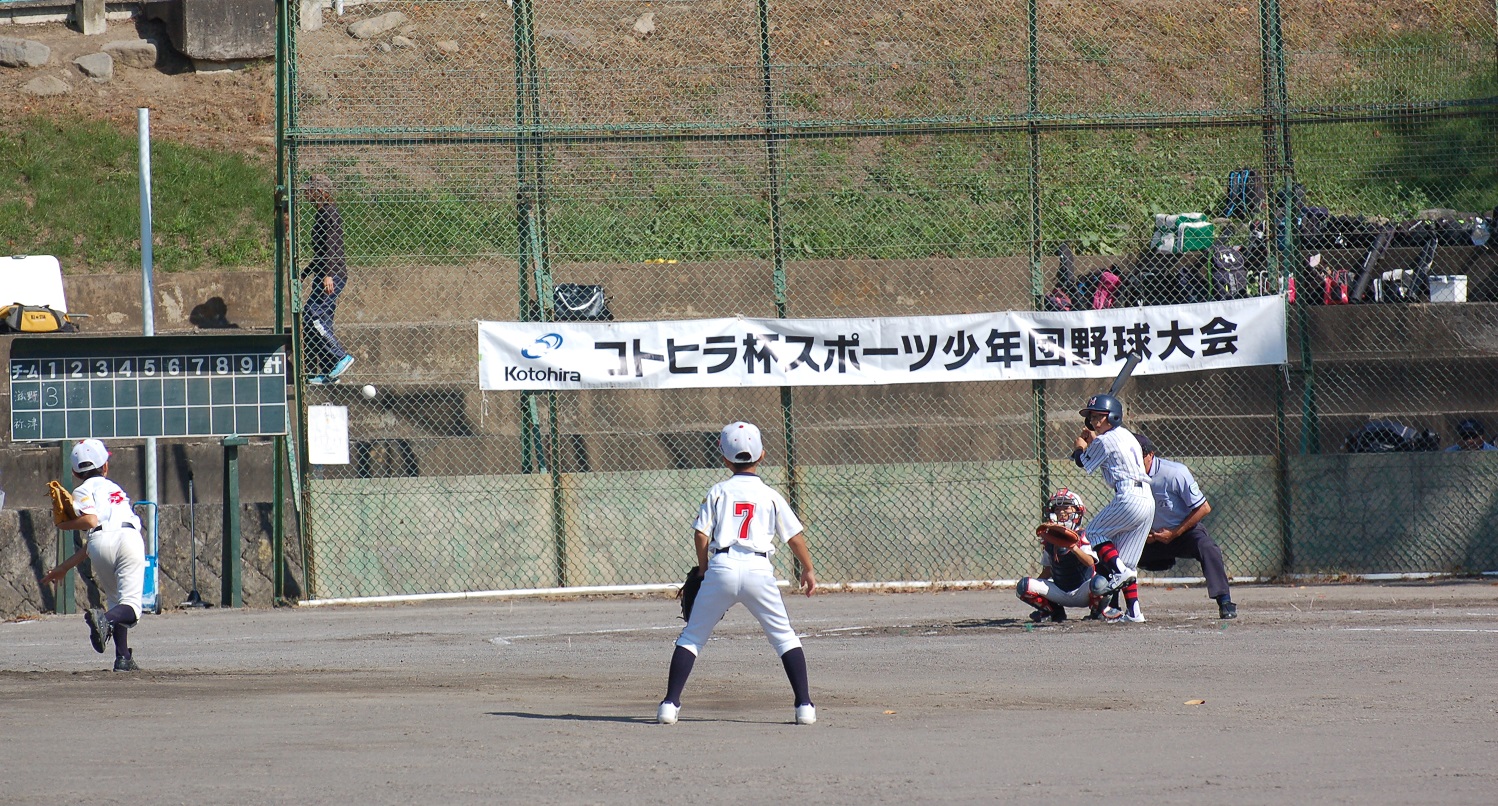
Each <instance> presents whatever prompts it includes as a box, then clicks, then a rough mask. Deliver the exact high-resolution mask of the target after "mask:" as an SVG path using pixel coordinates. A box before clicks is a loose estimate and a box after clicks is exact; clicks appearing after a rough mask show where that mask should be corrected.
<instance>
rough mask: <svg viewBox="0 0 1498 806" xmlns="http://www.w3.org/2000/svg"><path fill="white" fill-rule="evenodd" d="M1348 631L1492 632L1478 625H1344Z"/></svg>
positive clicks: (1344, 628) (1495, 631)
mask: <svg viewBox="0 0 1498 806" xmlns="http://www.w3.org/2000/svg"><path fill="white" fill-rule="evenodd" d="M1342 629H1343V630H1344V631H1346V632H1490V633H1498V630H1483V629H1478V628H1476V627H1343V628H1342Z"/></svg>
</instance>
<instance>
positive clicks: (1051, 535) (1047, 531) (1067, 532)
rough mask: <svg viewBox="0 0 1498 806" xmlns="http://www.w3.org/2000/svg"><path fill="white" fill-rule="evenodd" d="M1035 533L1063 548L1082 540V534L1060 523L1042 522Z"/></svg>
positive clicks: (1053, 544)
mask: <svg viewBox="0 0 1498 806" xmlns="http://www.w3.org/2000/svg"><path fill="white" fill-rule="evenodd" d="M1035 535H1036V536H1037V537H1039V538H1040V539H1041V540H1044V541H1045V542H1047V543H1049V544H1051V545H1052V546H1057V547H1059V548H1063V549H1069V548H1071V547H1073V546H1075V545H1077V544H1078V543H1081V542H1082V536H1081V535H1079V534H1077V533H1076V532H1074V531H1072V530H1071V529H1068V528H1066V527H1065V526H1062V525H1061V524H1059V523H1042V524H1041V525H1039V526H1037V527H1035Z"/></svg>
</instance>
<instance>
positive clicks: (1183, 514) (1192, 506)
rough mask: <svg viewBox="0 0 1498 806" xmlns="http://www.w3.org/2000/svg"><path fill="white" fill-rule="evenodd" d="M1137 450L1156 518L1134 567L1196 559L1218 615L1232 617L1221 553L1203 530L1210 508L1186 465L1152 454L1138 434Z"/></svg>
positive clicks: (1234, 614) (1159, 567) (1152, 446)
mask: <svg viewBox="0 0 1498 806" xmlns="http://www.w3.org/2000/svg"><path fill="white" fill-rule="evenodd" d="M1139 447H1140V449H1141V450H1143V451H1144V470H1145V472H1146V473H1148V474H1149V477H1150V493H1151V494H1153V495H1154V497H1155V520H1154V522H1153V523H1152V524H1150V533H1149V537H1148V538H1146V540H1145V544H1144V553H1143V554H1141V555H1140V556H1139V567H1140V568H1143V569H1145V570H1147V571H1168V570H1170V569H1171V567H1173V566H1174V565H1175V564H1176V560H1178V559H1180V558H1182V557H1187V558H1190V559H1193V560H1196V561H1197V562H1199V563H1201V566H1202V575H1203V576H1205V577H1206V578H1207V595H1208V596H1210V597H1211V598H1213V599H1216V600H1217V615H1218V617H1219V618H1225V619H1231V618H1237V617H1238V606H1237V605H1235V604H1233V597H1232V594H1231V593H1230V592H1229V591H1228V574H1227V570H1226V568H1224V566H1223V564H1222V549H1220V548H1218V547H1217V543H1215V542H1214V541H1213V540H1212V537H1211V536H1210V535H1208V534H1207V528H1206V527H1205V526H1202V518H1205V517H1207V515H1208V514H1209V513H1211V511H1212V505H1211V504H1209V503H1207V497H1206V496H1205V495H1202V491H1201V488H1200V487H1198V486H1197V485H1196V478H1195V477H1194V476H1192V475H1191V470H1190V469H1188V468H1187V467H1186V466H1185V465H1183V464H1181V463H1180V462H1172V461H1170V460H1169V459H1161V458H1160V457H1159V456H1156V455H1155V444H1154V443H1153V442H1151V441H1150V438H1149V437H1147V436H1144V435H1143V434H1140V435H1139Z"/></svg>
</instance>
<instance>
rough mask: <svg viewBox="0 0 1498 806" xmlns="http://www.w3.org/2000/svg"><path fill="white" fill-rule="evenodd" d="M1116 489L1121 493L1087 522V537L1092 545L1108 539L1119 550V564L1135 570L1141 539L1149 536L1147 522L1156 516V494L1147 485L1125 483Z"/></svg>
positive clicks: (1142, 540) (1142, 544)
mask: <svg viewBox="0 0 1498 806" xmlns="http://www.w3.org/2000/svg"><path fill="white" fill-rule="evenodd" d="M1119 489H1121V490H1122V492H1119V493H1115V494H1114V496H1113V500H1112V501H1109V502H1108V503H1107V505H1105V506H1104V507H1103V508H1102V509H1101V510H1100V511H1099V512H1098V514H1097V516H1096V517H1094V518H1093V519H1092V520H1091V521H1090V522H1089V523H1088V524H1087V539H1088V540H1089V541H1091V543H1092V544H1093V545H1094V546H1096V545H1097V544H1099V543H1102V542H1105V541H1111V542H1112V543H1113V547H1114V548H1116V549H1118V562H1119V564H1120V565H1126V566H1128V567H1129V570H1131V571H1137V570H1139V555H1141V554H1143V553H1144V541H1145V539H1146V538H1148V537H1149V533H1150V523H1151V522H1152V521H1154V519H1155V497H1154V496H1153V495H1151V494H1150V488H1149V485H1147V484H1146V485H1145V486H1143V487H1134V486H1132V485H1131V483H1129V482H1124V483H1123V484H1120V485H1119ZM1118 570H1120V571H1122V570H1123V568H1119V569H1118Z"/></svg>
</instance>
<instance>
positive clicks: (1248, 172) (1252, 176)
mask: <svg viewBox="0 0 1498 806" xmlns="http://www.w3.org/2000/svg"><path fill="white" fill-rule="evenodd" d="M1264 198H1265V195H1264V179H1263V177H1261V176H1260V175H1259V172H1258V171H1255V170H1254V169H1252V168H1239V169H1238V170H1236V171H1231V172H1229V173H1228V197H1227V204H1225V205H1224V206H1223V210H1222V215H1223V217H1225V218H1234V217H1237V218H1254V217H1256V216H1258V214H1259V211H1260V210H1262V209H1263V207H1264Z"/></svg>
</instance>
